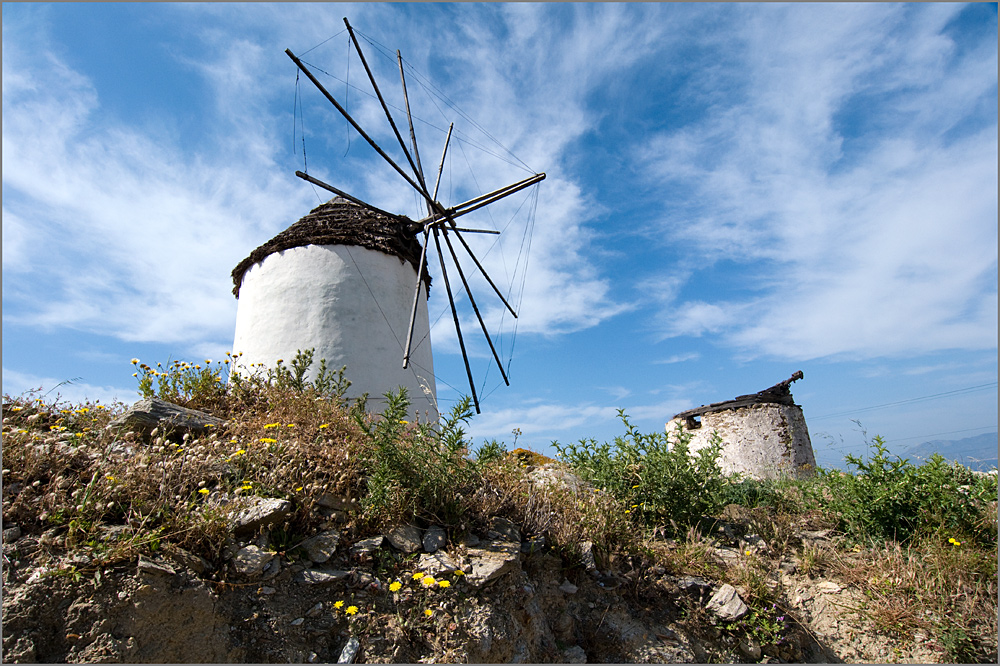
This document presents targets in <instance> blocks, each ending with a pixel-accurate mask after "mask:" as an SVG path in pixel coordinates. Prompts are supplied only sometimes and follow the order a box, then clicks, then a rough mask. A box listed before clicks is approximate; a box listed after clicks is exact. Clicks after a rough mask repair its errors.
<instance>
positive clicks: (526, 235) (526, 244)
mask: <svg viewBox="0 0 1000 666" xmlns="http://www.w3.org/2000/svg"><path fill="white" fill-rule="evenodd" d="M345 32H347V31H346V29H345V30H341V31H340V32H338V33H337V34H336V35H333V36H332V37H330V38H328V39H326V40H324V41H323V42H321V43H320V44H317V45H316V46H314V47H312V48H310V49H309V50H308V51H306V52H305V53H309V52H311V51H312V50H314V49H316V48H318V47H319V46H322V45H323V44H325V43H326V42H329V41H330V40H331V39H334V38H335V37H337V36H339V35H341V34H343V33H345ZM356 32H357V33H358V34H359V35H361V36H362V38H364V39H365V40H366V42H368V44H369V45H371V46H373V47H374V48H375V51H376V52H377V53H379V55H382V56H383V57H385V58H386V59H387V60H390V59H391V60H393V61H395V58H391V57H390V55H389V52H388V51H389V50H388V49H387V48H386V47H384V46H383V45H382V44H379V43H378V42H376V41H375V40H373V39H372V38H370V37H369V36H367V35H364V34H363V33H360V32H359V31H356ZM351 50H352V42H351V41H350V40H348V62H347V77H348V78H347V80H343V79H340V78H339V77H337V76H335V75H333V74H331V73H330V72H328V71H326V70H324V69H323V68H321V67H317V66H316V65H314V64H312V63H307V64H309V65H310V66H311V67H312V68H314V69H315V70H316V71H318V72H320V73H322V74H325V75H326V76H327V77H329V78H331V79H333V80H336V81H341V82H343V83H344V86H345V103H346V101H347V100H349V93H350V91H351V89H354V90H355V91H357V92H359V93H362V94H365V95H368V96H369V97H370V98H372V99H375V95H373V94H372V93H369V92H368V91H366V90H363V89H361V88H358V87H357V86H353V85H351V84H350V80H349V79H350V54H351ZM305 53H303V54H302V55H305ZM303 62H306V61H304V60H303ZM404 66H405V67H406V68H407V70H408V71H409V72H410V74H411V75H412V78H413V80H415V81H417V84H418V86H419V87H420V88H421V89H422V90H424V92H425V93H426V94H427V96H428V99H429V100H430V102H431V103H432V104H433V105H434V107H435V108H436V109H437V111H438V113H439V114H440V115H441V116H442V118H444V117H445V113H444V111H443V109H442V108H441V105H440V104H438V100H440V101H442V102H443V103H444V104H446V105H447V106H448V107H450V108H451V109H452V110H453V111H454V112H455V113H457V114H458V115H459V116H460V117H461V118H463V119H465V120H466V121H468V122H469V124H470V125H472V126H473V127H474V128H476V129H477V130H479V131H480V132H481V133H482V134H483V135H484V136H485V137H486V138H488V139H489V140H490V141H492V142H493V143H494V144H495V145H497V146H499V147H500V148H501V149H502V150H503V151H504V152H505V153H506V154H507V155H509V156H510V157H511V158H513V159H514V160H516V163H515V162H512V161H511V160H510V159H508V158H507V157H505V156H504V155H501V154H498V153H496V152H495V151H492V150H490V149H489V148H487V147H485V146H483V145H482V144H481V143H479V142H477V141H475V140H473V139H472V138H471V137H469V136H468V135H467V134H465V132H463V131H462V130H461V129H460V128H459V129H458V130H457V134H458V136H456V137H454V138H455V139H456V141H457V142H458V145H459V148H460V150H461V151H462V154H463V157H464V159H465V162H466V164H467V166H468V168H469V172H470V174H471V176H472V180H473V182H474V183H475V186H476V188H477V190H479V191H480V193H481V192H482V188H481V186H480V184H479V181H478V178H477V177H476V174H475V170H474V169H473V167H472V164H471V161H470V159H469V157H468V154H467V152H466V151H465V148H464V145H465V144H469V146H470V147H474V148H476V149H478V150H480V151H482V152H483V153H486V154H488V155H491V156H493V157H495V158H497V159H499V160H501V161H503V162H505V163H507V164H509V165H511V166H515V167H518V168H523V169H525V170H527V171H529V172H532V173H534V171H533V170H532V169H530V167H528V166H527V164H525V163H524V162H523V161H522V160H520V159H519V158H517V156H516V155H514V154H513V152H512V151H510V149H509V148H507V147H506V146H504V145H503V144H502V143H500V141H499V140H497V139H496V137H494V136H493V135H491V134H490V133H489V132H488V131H487V130H486V129H485V128H484V127H483V126H481V125H480V124H479V123H477V122H476V121H475V120H474V119H472V118H471V117H470V116H469V115H468V114H466V113H465V112H464V111H462V110H461V109H460V108H459V107H458V106H457V105H456V104H455V103H454V102H453V101H452V100H451V99H450V98H449V97H448V96H447V95H445V94H444V93H443V92H442V91H441V90H440V89H438V88H437V87H436V86H434V85H433V83H431V82H430V81H429V80H428V79H426V78H425V77H424V76H423V75H422V74H421V73H420V72H418V71H417V70H415V69H414V68H413V67H412V65H411V64H410V63H409V62H407V61H404ZM298 81H299V75H298V72H297V73H296V100H297V102H298V108H299V111H300V112H301V110H302V99H301V95H300V92H299V88H298ZM389 106H391V107H392V108H393V109H395V110H396V111H403V109H401V108H400V107H398V106H396V105H391V104H390V105H389ZM414 118H415V119H416V120H418V121H419V122H422V123H424V124H425V125H427V126H428V127H431V128H433V129H435V130H437V131H438V132H440V133H444V130H443V129H442V128H440V127H437V126H435V125H434V124H433V123H431V122H429V121H426V120H424V119H423V118H420V117H418V116H414ZM300 121H301V127H302V133H303V136H302V141H303V159H304V160H305V136H304V134H305V130H304V113H302V114H301V115H300ZM348 134H349V135H350V131H349V130H348ZM294 139H295V137H294V124H293V145H294ZM350 147H351V144H350V136H348V146H347V151H348V152H349V151H350ZM346 155H347V153H345V156H346ZM448 165H449V184H450V190H451V191H452V192H453V190H454V185H453V181H452V178H451V173H452V170H451V161H450V155H449V162H448ZM304 166H305V164H304ZM313 189H314V191H315V187H314V188H313ZM318 196H319V195H318V193H317V197H318ZM414 197H415V202H416V204H417V205H419V202H420V198H418V197H417V196H416V193H414ZM529 200H530V201H532V203H531V205H530V213H529V214H528V220H527V221H526V224H525V229H524V232H523V233H522V238H521V243H520V246H519V252H518V257H517V260H516V261H515V263H514V270H513V274H511V271H510V269H509V266H508V264H507V259H506V257H505V255H504V252H503V244H501V245H500V260H501V262H502V265H503V269H504V273H505V277H506V278H507V289H506V292H507V296H508V297H509V296H510V295H511V293H512V292H514V290H515V288H517V291H518V298H517V305H518V309H520V305H521V302H522V301H523V295H524V286H525V281H526V277H527V255H528V253H530V247H531V242H530V237H531V231H532V230H533V227H534V223H535V215H536V212H537V206H538V189H537V186H536V187H535V188H534V192H533V193H528V194H527V195H526V196H525V198H524V199H523V200H522V201H521V203H520V204H519V206H518V207H517V209H516V210H515V211H514V213H513V214H512V215H511V217H510V219H509V220H508V221H507V223H506V224H505V225H504V227H503V231H506V230H507V229H508V228H509V227H510V226H511V224H512V223H513V222H514V221H515V220H516V219H517V218H518V214H519V213H520V212H521V210H522V208H523V207H524V205H525V203H526V202H528V201H529ZM321 201H322V200H321ZM487 214H488V215H489V218H490V224H491V226H492V228H493V229H496V228H497V226H498V225H497V223H496V220H495V219H494V217H493V213H492V210H490V209H487ZM497 243H500V238H499V237H498V238H497V239H495V240H494V242H493V243H492V244H491V245H490V246H489V248H488V249H487V250H486V253H485V255H484V256H487V255H489V254H490V253H491V252H492V251H493V250H494V248H495V247H496V246H497ZM522 257H523V258H524V271H523V272H522V275H521V283H520V285H517V286H516V282H517V273H518V268H519V267H520V266H521V260H522ZM351 260H352V262H354V258H353V255H351ZM456 261H457V259H456ZM354 264H355V268H356V269H357V270H358V273H359V275H361V271H360V267H358V266H357V263H356V262H354ZM361 277H362V280H363V281H364V282H365V286H366V287H368V291H369V293H370V294H371V295H372V298H373V300H375V303H376V306H377V307H378V309H379V311H380V313H381V314H382V317H383V319H385V320H386V323H387V324H388V323H389V322H388V318H387V316H386V314H385V312H384V311H383V310H382V307H381V305H380V304H379V303H378V302H377V299H375V296H374V292H372V290H371V287H370V286H369V285H368V282H367V280H366V279H365V278H364V276H363V275H361ZM447 312H448V307H444V308H442V310H441V313H440V314H439V315H438V317H437V319H436V320H435V322H434V325H437V323H438V322H439V321H440V320H441V318H442V317H443V316H444V315H445V314H446V313H447ZM506 314H507V312H506V310H504V311H503V312H502V313H501V317H500V324H499V333H498V337H499V341H500V346H501V349H503V346H504V345H503V342H504V340H505V338H509V339H510V352H509V354H507V364H506V365H507V368H508V370H509V367H510V364H511V362H512V359H513V350H514V342H515V338H516V334H517V325H518V322H517V319H516V317H515V318H514V319H515V321H514V325H513V332H512V333H510V335H508V336H505V335H504V324H505V321H506ZM389 328H390V331H391V332H392V334H393V336H394V337H395V338H396V342H397V344H398V345H399V346H400V349H401V350H402V344H401V343H400V341H399V338H398V336H396V334H395V331H392V327H391V325H390V327H389ZM429 334H430V327H428V331H427V333H425V334H424V335H423V336H422V337H421V339H420V340H419V341H418V342H417V344H418V345H419V344H420V343H422V342H423V341H424V340H426V339H427V337H428V336H429ZM491 368H492V363H489V362H488V361H487V371H486V377H485V378H484V380H483V383H482V387H483V388H482V389H481V392H482V391H483V390H484V389H485V386H486V382H487V380H488V379H489V376H490V370H491ZM421 369H422V370H424V371H425V372H426V371H427V369H426V368H421ZM434 376H435V378H436V379H438V380H439V381H441V383H443V384H445V385H447V386H449V388H452V389H453V390H456V391H457V389H455V387H453V386H451V385H450V384H448V383H447V382H446V381H444V380H443V379H441V378H440V377H438V376H437V375H436V374H435V375H434ZM496 388H499V383H498V384H497V386H496V387H494V388H493V389H492V390H491V391H490V392H489V393H488V394H487V395H489V394H492V393H493V392H494V391H495V390H496Z"/></svg>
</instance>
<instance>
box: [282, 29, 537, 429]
mask: <svg viewBox="0 0 1000 666" xmlns="http://www.w3.org/2000/svg"><path fill="white" fill-rule="evenodd" d="M344 24H345V25H346V26H347V31H348V33H349V34H350V38H351V42H352V43H353V44H354V47H355V49H356V50H357V52H358V56H359V57H360V59H361V63H362V65H364V68H365V72H366V73H367V75H368V79H369V81H370V82H371V84H372V88H373V89H374V91H375V95H376V97H377V98H378V101H379V104H380V105H381V107H382V110H383V112H384V113H385V115H386V118H387V119H388V121H389V125H390V126H391V127H392V131H393V133H394V134H395V136H396V139H397V141H398V142H399V145H400V147H401V148H402V150H403V154H404V155H405V157H406V160H407V162H408V164H409V166H410V168H411V169H412V170H413V174H414V177H415V178H414V177H411V176H410V175H409V174H407V173H406V172H405V171H404V170H403V168H402V167H400V166H399V165H398V164H397V163H396V162H395V161H393V160H392V158H390V157H389V155H388V154H386V152H385V151H384V150H382V148H381V147H379V145H378V144H377V143H376V142H375V140H374V139H372V138H371V137H370V136H369V135H368V134H367V133H366V132H365V131H364V129H362V127H361V125H359V124H358V123H357V121H355V120H354V118H352V117H351V115H350V114H349V113H348V112H347V110H346V109H345V108H344V107H342V106H341V105H340V104H339V103H338V102H337V100H336V99H335V98H334V96H333V95H332V94H330V92H329V91H327V90H326V88H325V87H323V85H322V84H321V83H320V82H319V80H317V78H316V77H315V76H314V75H313V73H312V72H311V71H310V70H309V68H308V67H306V65H305V64H304V63H303V62H302V61H301V60H300V59H299V58H298V57H296V56H295V54H294V53H292V51H291V50H290V49H285V53H286V55H288V57H289V58H290V59H291V60H292V62H294V63H295V65H296V67H298V69H299V70H301V71H302V72H303V73H304V74H305V75H306V77H308V78H309V80H310V81H312V83H313V85H315V86H316V88H317V89H318V90H319V91H320V92H321V93H322V94H323V96H324V97H326V98H327V100H328V101H329V102H330V103H331V104H332V105H333V106H334V108H336V109H337V111H338V112H340V114H341V115H342V116H343V117H344V118H345V119H346V120H347V121H348V123H350V125H351V126H352V127H353V128H354V129H355V130H356V131H357V132H358V134H359V135H360V136H361V137H362V138H363V139H364V140H365V141H366V142H367V143H368V144H369V145H370V146H371V147H372V148H373V149H374V150H375V152H376V153H378V154H379V155H380V156H381V157H382V158H383V159H384V160H385V161H386V162H387V163H388V164H389V165H390V166H391V167H392V168H393V169H394V170H395V171H396V172H397V173H399V175H400V176H402V177H403V179H404V180H405V181H406V182H407V183H409V184H410V186H411V187H413V189H414V190H416V191H417V193H418V194H420V196H421V197H422V198H423V200H424V202H425V204H426V207H427V217H425V218H423V219H421V220H419V221H417V222H411V221H410V220H409V219H407V218H402V217H401V216H399V215H394V214H392V213H388V212H386V211H382V210H380V209H378V208H376V207H374V206H372V205H370V204H368V203H366V202H364V201H362V200H360V199H358V198H356V197H353V196H351V195H349V194H347V193H346V192H343V191H342V190H340V189H338V188H336V187H334V186H332V185H329V184H328V183H324V182H323V181H321V180H319V179H317V178H314V177H313V176H310V175H308V174H306V173H303V172H301V171H296V172H295V175H296V176H298V177H299V178H301V179H303V180H305V181H307V182H310V183H312V184H314V185H317V186H319V187H322V188H324V189H326V190H328V191H330V192H333V193H335V194H337V195H339V196H342V197H344V198H345V199H347V200H349V201H352V202H354V203H357V204H358V205H362V206H367V207H368V208H371V209H372V210H374V211H377V212H379V213H382V214H384V215H386V216H388V217H390V218H393V219H396V220H399V222H400V223H401V224H407V225H408V231H410V232H411V233H419V232H423V236H424V239H423V246H422V250H421V256H420V266H419V268H418V269H417V284H416V288H415V290H414V299H413V308H412V310H411V314H410V323H409V330H408V332H407V336H406V347H405V350H404V352H403V367H404V368H406V367H407V365H408V363H409V357H410V348H411V345H412V341H413V324H414V320H415V317H416V311H417V303H418V299H419V294H420V284H421V281H422V280H421V275H422V272H423V269H424V265H425V263H426V260H427V247H428V245H429V243H430V240H431V236H433V238H434V244H435V248H436V250H437V255H438V261H439V265H440V267H441V275H442V277H443V278H444V283H445V291H446V292H447V295H448V301H449V304H450V306H451V312H452V318H453V320H454V322H455V331H456V333H457V335H458V341H459V346H460V347H461V350H462V358H463V361H464V362H465V370H466V374H467V375H468V379H469V388H470V389H471V391H472V399H473V402H474V404H475V408H476V413H479V412H480V406H479V397H478V395H477V394H476V387H475V382H474V380H473V377H472V369H471V367H470V365H469V356H468V353H467V351H466V348H465V340H464V338H463V336H462V327H461V324H460V323H459V318H458V311H457V309H456V307H455V299H454V295H453V293H452V290H451V284H450V280H449V277H448V270H447V267H446V262H445V258H444V253H443V252H442V249H441V242H440V238H441V237H442V236H443V237H444V241H445V245H446V246H447V247H448V250H449V253H450V255H451V258H452V261H453V262H454V264H455V267H456V268H457V270H458V274H459V277H460V278H461V281H462V286H463V288H464V289H465V292H466V294H467V295H468V297H469V302H470V303H471V304H472V309H473V311H474V312H475V314H476V317H477V319H478V320H479V324H480V326H481V327H482V331H483V335H484V336H485V337H486V341H487V342H488V343H489V347H490V350H491V351H492V353H493V358H494V360H495V361H496V364H497V367H498V368H499V369H500V374H501V376H502V377H503V380H504V383H505V384H506V385H507V386H510V381H509V379H508V377H507V373H506V372H505V371H504V368H503V364H502V363H501V362H500V357H499V354H498V353H497V351H496V348H495V347H494V345H493V340H492V338H491V337H490V334H489V331H488V330H487V328H486V324H485V322H484V321H483V318H482V315H481V314H480V312H479V308H478V306H477V305H476V301H475V299H474V298H473V295H472V290H471V288H470V287H469V283H468V280H467V279H466V277H465V274H464V273H463V272H462V268H461V265H460V264H459V262H458V256H457V254H456V252H455V248H454V246H453V245H452V243H451V239H450V238H449V237H448V234H449V233H452V234H454V235H455V237H456V238H458V240H459V242H460V243H461V245H462V247H463V248H465V251H466V252H467V253H468V255H469V256H470V257H471V258H472V261H473V262H474V263H475V265H476V268H477V269H478V270H479V272H480V273H481V274H482V276H483V277H484V278H485V279H486V281H487V283H488V284H489V285H490V286H491V287H492V288H493V291H494V292H495V293H496V295H497V296H498V297H499V298H500V300H501V301H502V302H503V304H504V306H506V308H507V310H509V311H510V313H511V314H512V315H513V316H514V317H515V318H517V312H516V311H515V310H514V308H513V307H511V305H510V303H508V302H507V299H506V298H504V296H503V294H502V293H501V291H500V289H499V288H498V287H497V286H496V284H494V282H493V280H492V279H491V278H490V276H489V274H488V273H487V272H486V269H485V268H484V267H483V265H482V264H481V263H480V261H479V259H478V258H477V257H476V255H475V253H474V252H473V251H472V248H471V247H469V244H468V243H467V242H466V240H465V239H464V238H463V237H462V233H463V232H471V233H499V232H497V231H493V230H482V229H465V228H462V227H459V226H458V224H457V223H456V222H455V219H456V218H458V217H461V216H462V215H466V214H468V213H471V212H473V211H475V210H478V209H480V208H483V207H485V206H488V205H490V204H492V203H495V202H497V201H500V200H501V199H503V198H505V197H508V196H510V195H511V194H514V193H515V192H519V191H520V190H523V189H525V188H527V187H530V186H531V185H534V184H536V183H539V182H541V181H542V180H544V179H545V174H544V173H536V174H534V175H532V176H530V177H528V178H525V179H523V180H521V181H519V182H516V183H513V184H511V185H508V186H506V187H502V188H499V189H497V190H494V191H492V192H489V193H487V194H483V195H480V196H478V197H474V198H473V199H470V200H469V201H466V202H464V203H461V204H458V205H457V206H452V207H450V208H445V207H444V206H443V205H442V204H441V203H440V202H439V201H438V200H437V194H438V187H439V185H440V182H441V172H442V170H443V168H444V161H445V156H446V154H447V151H448V143H449V141H450V139H451V132H452V129H453V128H454V124H452V125H451V126H450V127H449V128H448V136H447V138H446V139H445V146H444V149H443V150H442V154H441V162H440V164H439V167H438V174H437V180H436V182H435V184H434V192H433V194H431V193H430V192H429V191H428V189H427V183H426V181H425V180H424V174H423V167H422V165H421V164H420V153H419V150H418V147H417V137H416V132H415V131H414V127H413V117H412V115H411V114H410V101H409V95H408V94H407V91H406V76H405V74H404V70H403V58H402V54H401V53H400V52H399V51H398V50H397V51H396V58H397V61H398V63H399V74H400V80H401V83H402V87H403V98H404V100H405V103H406V117H407V123H408V125H409V130H410V141H411V143H412V147H413V155H412V156H411V154H410V151H409V150H407V147H406V142H405V141H404V139H403V137H402V135H401V134H400V132H399V129H398V128H397V126H396V123H395V121H394V120H393V117H392V113H391V112H390V111H389V107H388V105H387V104H386V102H385V99H384V98H383V97H382V93H381V91H380V90H379V87H378V83H377V82H376V80H375V75H374V74H373V73H372V71H371V68H370V67H369V66H368V62H367V60H366V59H365V56H364V53H363V51H362V50H361V45H360V44H359V42H358V39H357V36H356V35H355V33H354V29H353V28H352V27H351V24H350V22H349V21H348V20H347V18H346V17H345V18H344Z"/></svg>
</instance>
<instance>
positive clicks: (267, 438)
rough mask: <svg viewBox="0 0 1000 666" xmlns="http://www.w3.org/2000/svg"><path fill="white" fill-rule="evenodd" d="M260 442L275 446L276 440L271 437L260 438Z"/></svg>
mask: <svg viewBox="0 0 1000 666" xmlns="http://www.w3.org/2000/svg"><path fill="white" fill-rule="evenodd" d="M260 441H262V442H264V443H265V444H276V443H277V441H278V440H276V439H274V438H273V437H261V438H260Z"/></svg>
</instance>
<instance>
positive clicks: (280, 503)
mask: <svg viewBox="0 0 1000 666" xmlns="http://www.w3.org/2000/svg"><path fill="white" fill-rule="evenodd" d="M291 512H292V503H291V502H289V501H288V500H283V499H274V498H268V499H259V498H257V499H255V500H254V501H253V503H252V504H251V505H250V506H248V507H246V508H244V509H242V510H240V511H239V512H237V513H236V514H235V515H234V516H233V517H232V530H233V533H234V534H246V533H249V532H255V531H257V530H258V529H259V528H261V527H267V526H268V525H273V524H274V523H276V522H279V521H281V520H284V518H285V517H286V516H288V514H290V513H291Z"/></svg>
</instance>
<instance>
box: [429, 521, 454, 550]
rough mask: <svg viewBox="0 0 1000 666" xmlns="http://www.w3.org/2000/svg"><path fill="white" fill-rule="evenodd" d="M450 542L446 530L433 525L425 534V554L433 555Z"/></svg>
mask: <svg viewBox="0 0 1000 666" xmlns="http://www.w3.org/2000/svg"><path fill="white" fill-rule="evenodd" d="M447 541H448V535H447V534H446V533H445V531H444V528H443V527H440V526H438V525H431V526H430V527H428V528H427V531H426V532H424V539H423V546H424V552H426V553H433V552H435V551H437V549H438V548H441V547H442V546H444V544H445V543H447Z"/></svg>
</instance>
